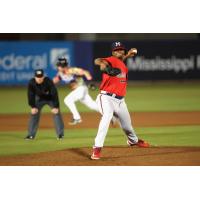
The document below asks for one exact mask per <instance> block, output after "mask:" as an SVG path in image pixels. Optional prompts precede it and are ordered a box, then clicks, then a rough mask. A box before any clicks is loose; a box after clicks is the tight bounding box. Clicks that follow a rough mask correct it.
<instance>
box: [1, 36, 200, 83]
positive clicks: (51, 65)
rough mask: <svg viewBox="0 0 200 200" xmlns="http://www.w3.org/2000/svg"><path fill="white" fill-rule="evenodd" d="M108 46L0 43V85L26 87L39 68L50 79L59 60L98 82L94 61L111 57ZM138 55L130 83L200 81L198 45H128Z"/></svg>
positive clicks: (131, 64)
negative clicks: (145, 81)
mask: <svg viewBox="0 0 200 200" xmlns="http://www.w3.org/2000/svg"><path fill="white" fill-rule="evenodd" d="M110 43H111V42H109V41H106V42H81V41H76V42H75V41H73V42H72V41H68V42H67V41H45V42H44V41H36V42H33V41H31V42H30V41H23V42H21V41H18V42H17V41H15V42H10V41H4V42H0V85H26V84H27V82H28V81H29V79H30V78H31V77H33V72H34V70H35V69H38V68H42V69H44V71H45V73H46V74H47V75H48V76H49V77H50V78H53V77H54V76H55V75H56V73H57V72H56V67H55V63H56V60H57V59H58V57H62V56H64V57H66V58H67V59H68V60H69V64H70V65H71V66H78V67H81V68H84V69H87V70H89V71H90V72H91V73H92V75H93V77H94V80H97V81H99V80H101V72H100V70H99V67H96V66H94V64H93V60H94V58H97V57H106V56H109V55H111V51H110ZM124 44H125V46H126V47H127V49H130V48H131V47H136V48H137V49H138V55H137V56H136V57H135V58H130V59H128V60H127V63H126V64H127V67H128V69H129V76H128V77H129V80H181V79H200V41H195V40H194V41H193V40H192V41H190V40H188V41H181V40H178V41H137V42H133V41H129V42H126V41H125V42H124Z"/></svg>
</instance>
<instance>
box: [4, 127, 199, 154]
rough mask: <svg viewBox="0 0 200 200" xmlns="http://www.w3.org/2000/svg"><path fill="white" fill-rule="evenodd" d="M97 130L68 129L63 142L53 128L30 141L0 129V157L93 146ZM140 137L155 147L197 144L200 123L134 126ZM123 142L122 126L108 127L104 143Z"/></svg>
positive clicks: (114, 143) (41, 132)
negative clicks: (171, 125) (169, 125)
mask: <svg viewBox="0 0 200 200" xmlns="http://www.w3.org/2000/svg"><path fill="white" fill-rule="evenodd" d="M96 131H97V129H81V130H80V129H79V130H78V129H77V130H75V129H68V130H66V131H65V138H64V139H63V140H62V141H58V140H56V135H55V133H54V130H39V131H38V135H37V137H36V139H35V140H33V141H26V140H24V139H23V138H24V137H25V132H0V138H1V139H0V156H6V155H18V154H30V153H38V152H47V151H55V150H61V149H67V148H80V147H92V145H93V141H94V138H95V136H96ZM136 131H137V134H138V136H139V137H140V138H142V139H145V140H147V141H148V142H150V143H151V144H152V145H154V146H200V134H199V133H200V126H174V127H149V128H147V127H145V128H137V129H136ZM118 145H126V137H125V135H124V133H123V132H122V130H121V129H119V128H115V129H113V128H112V129H109V132H108V135H107V138H106V141H105V146H118Z"/></svg>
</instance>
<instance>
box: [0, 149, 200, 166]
mask: <svg viewBox="0 0 200 200" xmlns="http://www.w3.org/2000/svg"><path fill="white" fill-rule="evenodd" d="M90 153H91V148H78V149H66V150H61V151H54V152H45V153H37V154H31V155H22V156H8V157H0V165H4V166H8V165H11V166H24V165H25V166H95V165H96V166H138V165H139V166H160V165H162V166H199V165H200V147H151V148H137V147H133V148H128V147H105V148H104V149H103V152H102V159H101V160H90Z"/></svg>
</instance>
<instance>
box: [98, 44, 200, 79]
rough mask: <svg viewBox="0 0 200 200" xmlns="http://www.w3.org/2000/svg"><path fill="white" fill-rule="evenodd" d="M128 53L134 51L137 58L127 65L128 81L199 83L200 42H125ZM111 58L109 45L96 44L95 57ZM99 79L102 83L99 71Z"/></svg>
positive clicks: (130, 59) (127, 62)
mask: <svg viewBox="0 0 200 200" xmlns="http://www.w3.org/2000/svg"><path fill="white" fill-rule="evenodd" d="M124 44H125V46H126V47H127V49H130V48H132V47H135V48H137V49H138V55H137V56H136V57H135V58H129V59H127V61H126V64H127V67H128V69H129V76H128V77H129V80H180V79H200V42H198V41H192V40H191V41H190V40H188V41H181V40H180V41H137V42H124ZM109 55H111V51H110V43H109V42H96V43H95V44H94V57H95V58H97V57H104V56H109ZM95 74H96V79H99V80H100V79H101V77H100V73H99V71H98V69H96V73H95Z"/></svg>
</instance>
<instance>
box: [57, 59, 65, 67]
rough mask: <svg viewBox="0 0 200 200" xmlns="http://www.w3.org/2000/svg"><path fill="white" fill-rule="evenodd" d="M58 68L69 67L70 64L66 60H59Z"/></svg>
mask: <svg viewBox="0 0 200 200" xmlns="http://www.w3.org/2000/svg"><path fill="white" fill-rule="evenodd" d="M56 66H57V67H58V66H60V67H67V66H68V62H67V59H66V58H58V61H57V63H56Z"/></svg>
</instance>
